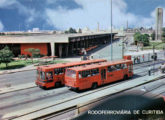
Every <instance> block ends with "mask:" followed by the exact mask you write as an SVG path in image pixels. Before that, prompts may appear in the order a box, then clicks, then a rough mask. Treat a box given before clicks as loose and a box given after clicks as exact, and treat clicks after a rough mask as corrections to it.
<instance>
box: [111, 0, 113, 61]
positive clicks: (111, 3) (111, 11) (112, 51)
mask: <svg viewBox="0 0 165 120" xmlns="http://www.w3.org/2000/svg"><path fill="white" fill-rule="evenodd" d="M112 60H113V46H112V0H111V61H112Z"/></svg>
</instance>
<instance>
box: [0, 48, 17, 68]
mask: <svg viewBox="0 0 165 120" xmlns="http://www.w3.org/2000/svg"><path fill="white" fill-rule="evenodd" d="M13 57H14V55H13V53H12V51H11V50H10V49H9V47H7V46H6V47H5V48H4V49H2V50H0V63H5V64H6V67H8V64H9V63H10V62H11V61H13Z"/></svg>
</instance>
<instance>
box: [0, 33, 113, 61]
mask: <svg viewBox="0 0 165 120" xmlns="http://www.w3.org/2000/svg"><path fill="white" fill-rule="evenodd" d="M115 34H116V33H112V36H113V38H114V35H115ZM110 41H111V33H92V34H50V35H43V34H39V35H1V36H0V49H3V48H4V47H5V46H6V45H7V46H9V48H10V49H11V50H12V51H13V53H14V55H15V56H18V55H30V56H31V54H30V53H29V52H27V49H29V48H35V49H39V50H40V54H42V55H46V56H58V57H60V58H61V57H67V56H72V55H78V54H80V53H81V50H82V49H86V50H92V49H94V48H97V47H98V46H99V45H101V44H105V43H108V42H110Z"/></svg>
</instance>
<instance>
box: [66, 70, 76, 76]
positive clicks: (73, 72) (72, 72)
mask: <svg viewBox="0 0 165 120" xmlns="http://www.w3.org/2000/svg"><path fill="white" fill-rule="evenodd" d="M66 75H67V76H69V77H72V78H76V72H75V71H74V70H67V71H66Z"/></svg>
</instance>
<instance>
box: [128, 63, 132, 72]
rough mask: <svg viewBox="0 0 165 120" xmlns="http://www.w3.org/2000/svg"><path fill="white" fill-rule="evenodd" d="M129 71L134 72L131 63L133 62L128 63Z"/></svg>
mask: <svg viewBox="0 0 165 120" xmlns="http://www.w3.org/2000/svg"><path fill="white" fill-rule="evenodd" d="M128 72H129V73H131V72H132V65H131V64H129V65H128Z"/></svg>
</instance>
